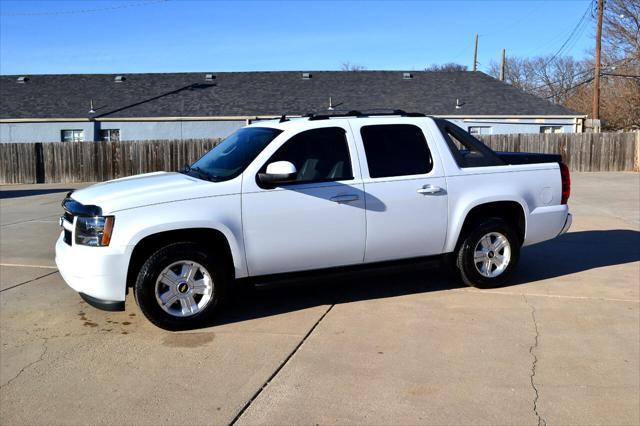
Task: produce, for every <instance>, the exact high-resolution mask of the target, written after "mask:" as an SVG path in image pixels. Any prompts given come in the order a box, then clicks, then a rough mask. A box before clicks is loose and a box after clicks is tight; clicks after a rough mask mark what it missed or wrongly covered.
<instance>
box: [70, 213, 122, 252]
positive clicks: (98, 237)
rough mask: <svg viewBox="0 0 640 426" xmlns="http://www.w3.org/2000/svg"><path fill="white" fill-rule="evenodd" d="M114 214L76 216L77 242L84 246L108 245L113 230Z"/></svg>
mask: <svg viewBox="0 0 640 426" xmlns="http://www.w3.org/2000/svg"><path fill="white" fill-rule="evenodd" d="M113 222H114V218H113V216H94V217H84V216H79V217H77V218H76V244H80V245H83V246H93V247H103V246H108V245H109V241H111V231H113Z"/></svg>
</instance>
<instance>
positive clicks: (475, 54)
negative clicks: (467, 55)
mask: <svg viewBox="0 0 640 426" xmlns="http://www.w3.org/2000/svg"><path fill="white" fill-rule="evenodd" d="M477 69H478V33H476V47H475V49H473V70H474V71H476V70H477Z"/></svg>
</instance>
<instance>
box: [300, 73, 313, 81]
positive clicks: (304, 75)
mask: <svg viewBox="0 0 640 426" xmlns="http://www.w3.org/2000/svg"><path fill="white" fill-rule="evenodd" d="M302 79H303V80H311V73H309V72H303V73H302Z"/></svg>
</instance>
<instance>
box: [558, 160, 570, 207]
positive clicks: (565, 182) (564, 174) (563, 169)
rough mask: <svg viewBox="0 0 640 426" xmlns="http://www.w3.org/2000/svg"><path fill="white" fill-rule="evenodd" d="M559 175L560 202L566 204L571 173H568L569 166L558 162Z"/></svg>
mask: <svg viewBox="0 0 640 426" xmlns="http://www.w3.org/2000/svg"><path fill="white" fill-rule="evenodd" d="M560 177H561V178H562V201H560V202H561V204H567V201H569V196H570V195H571V175H570V174H569V167H567V165H566V164H564V163H560Z"/></svg>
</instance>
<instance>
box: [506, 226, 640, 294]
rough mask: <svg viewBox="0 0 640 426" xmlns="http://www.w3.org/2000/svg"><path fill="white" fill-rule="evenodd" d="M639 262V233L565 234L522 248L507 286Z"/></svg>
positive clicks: (586, 232)
mask: <svg viewBox="0 0 640 426" xmlns="http://www.w3.org/2000/svg"><path fill="white" fill-rule="evenodd" d="M637 261H640V232H638V231H634V230H631V229H612V230H602V231H579V232H569V233H567V234H564V235H562V236H560V237H558V238H556V239H554V240H550V241H546V242H544V243H540V244H536V245H533V246H529V247H523V249H522V251H521V254H520V264H519V265H518V269H517V270H516V272H515V273H514V276H513V277H512V279H511V283H510V285H518V284H525V283H530V282H534V281H539V280H545V279H549V278H555V277H561V276H563V275H569V274H574V273H576V272H582V271H586V270H589V269H595V268H602V267H605V266H613V265H621V264H624V263H630V262H637Z"/></svg>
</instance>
